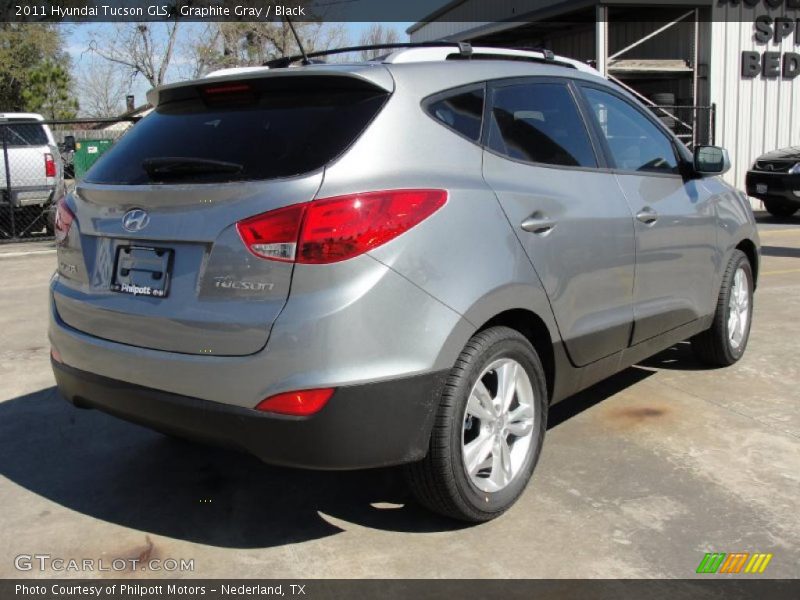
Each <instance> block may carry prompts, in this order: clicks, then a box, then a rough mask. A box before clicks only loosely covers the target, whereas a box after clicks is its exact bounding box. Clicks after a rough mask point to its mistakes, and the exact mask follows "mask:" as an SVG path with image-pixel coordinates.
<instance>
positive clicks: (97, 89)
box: [78, 60, 131, 118]
mask: <svg viewBox="0 0 800 600" xmlns="http://www.w3.org/2000/svg"><path fill="white" fill-rule="evenodd" d="M130 83H131V82H130V79H129V78H128V77H126V76H125V74H124V73H121V72H120V69H119V67H118V66H117V65H115V64H114V63H111V62H108V61H103V60H100V61H92V62H91V64H90V65H88V68H85V69H83V71H82V73H81V75H80V76H79V77H78V84H79V86H80V91H81V112H82V113H83V114H85V115H86V116H87V117H97V118H104V117H115V116H117V115H119V114H121V113H122V112H124V110H125V102H124V100H125V96H126V95H128V93H130V91H131V85H130Z"/></svg>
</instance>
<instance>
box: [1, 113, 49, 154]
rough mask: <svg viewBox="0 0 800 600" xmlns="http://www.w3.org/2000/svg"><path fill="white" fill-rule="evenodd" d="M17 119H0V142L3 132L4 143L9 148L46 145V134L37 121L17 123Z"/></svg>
mask: <svg viewBox="0 0 800 600" xmlns="http://www.w3.org/2000/svg"><path fill="white" fill-rule="evenodd" d="M18 121H19V120H18V119H11V120H9V121H0V142H2V136H3V135H4V134H5V136H6V144H7V145H8V146H9V147H10V148H19V147H24V146H46V145H47V134H46V133H45V131H44V127H42V126H41V125H39V124H37V123H19V122H18Z"/></svg>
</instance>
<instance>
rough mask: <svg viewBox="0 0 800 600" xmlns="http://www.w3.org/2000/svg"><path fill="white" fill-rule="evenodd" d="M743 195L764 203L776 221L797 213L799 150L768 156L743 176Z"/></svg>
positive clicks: (760, 159)
mask: <svg viewBox="0 0 800 600" xmlns="http://www.w3.org/2000/svg"><path fill="white" fill-rule="evenodd" d="M747 195H748V196H752V197H753V198H758V199H759V200H761V201H763V202H764V207H765V208H766V209H767V212H769V213H770V214H771V215H774V216H776V217H790V216H792V215H793V214H794V213H795V212H797V210H798V209H800V146H795V147H793V148H784V149H783V150H775V151H774V152H769V153H767V154H765V155H764V156H761V157H759V159H758V160H756V164H754V165H753V168H752V169H750V171H748V172H747Z"/></svg>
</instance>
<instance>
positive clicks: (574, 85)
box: [50, 45, 759, 521]
mask: <svg viewBox="0 0 800 600" xmlns="http://www.w3.org/2000/svg"><path fill="white" fill-rule="evenodd" d="M511 59H515V60H511ZM149 99H150V101H151V103H152V104H153V105H154V107H155V110H154V111H153V113H152V114H151V115H149V116H148V117H146V118H145V119H144V120H142V121H141V122H140V123H138V124H137V125H136V126H134V127H133V129H132V130H131V131H130V132H129V133H128V134H127V135H126V136H125V137H124V138H122V139H121V140H120V141H119V142H118V143H117V144H116V146H115V147H114V148H113V149H112V150H111V151H109V152H108V153H107V154H106V155H105V156H104V157H103V158H102V159H101V160H100V161H99V162H98V163H97V164H96V165H95V166H94V167H93V168H92V170H91V171H90V172H89V174H88V175H87V176H86V178H85V179H84V180H83V181H82V182H80V183H79V184H78V186H77V188H76V189H75V191H74V192H72V193H71V194H70V195H68V196H67V197H66V198H65V199H63V200H62V201H61V202H60V203H59V206H58V214H57V223H56V229H57V232H56V233H57V236H58V272H57V273H56V275H55V276H54V277H53V280H52V285H51V296H52V303H51V323H50V340H51V342H52V363H53V368H54V370H55V376H56V379H57V382H58V388H59V390H60V391H61V393H62V394H63V395H64V396H65V397H66V398H67V399H68V400H70V401H71V402H72V403H74V404H75V405H76V406H79V407H92V408H98V409H100V410H103V411H107V412H109V413H111V414H114V415H117V416H119V417H122V418H124V419H128V420H131V421H134V422H138V423H142V424H145V425H148V426H150V427H152V428H155V429H158V430H161V431H164V432H168V433H171V434H175V435H179V436H186V437H190V438H195V439H200V440H206V441H210V442H215V443H221V444H227V445H230V446H234V447H237V448H240V449H243V450H246V451H248V452H250V453H253V454H255V455H256V456H258V457H260V458H261V459H263V460H264V461H267V462H269V463H273V464H280V465H289V466H297V467H308V468H319V469H357V468H367V467H379V466H387V465H400V464H404V465H407V466H406V467H405V471H406V473H407V476H408V481H409V482H410V485H411V488H412V490H413V492H414V494H415V495H416V497H417V498H418V499H419V501H420V502H422V503H423V504H424V505H426V506H428V507H430V508H432V509H433V510H436V511H438V512H440V513H443V514H445V515H450V516H452V517H456V518H459V519H464V520H468V521H485V520H488V519H491V518H493V517H496V516H497V515H499V514H501V513H502V512H503V511H505V510H506V509H507V508H509V507H510V506H511V505H512V504H513V503H514V502H515V501H516V499H517V498H518V497H519V495H520V494H521V493H522V491H523V489H524V488H525V486H526V484H527V482H528V480H529V478H530V476H531V473H532V472H533V469H534V466H535V464H536V461H537V459H538V457H539V454H540V451H541V448H542V441H543V438H544V434H545V428H546V423H547V412H548V406H550V405H551V404H553V403H554V402H558V401H560V400H562V399H564V398H566V397H568V396H570V395H572V394H574V393H575V392H577V391H579V390H581V389H583V388H586V387H588V386H590V385H591V384H593V383H595V382H597V381H599V380H601V379H603V378H605V377H608V376H609V375H611V374H613V373H615V372H617V371H619V370H621V369H623V368H625V367H627V366H628V365H631V364H634V363H636V362H638V361H640V360H642V359H644V358H646V357H648V356H650V355H652V354H654V353H656V352H659V351H661V350H663V349H665V348H667V347H669V346H671V345H673V344H675V343H677V342H679V341H681V340H685V339H689V338H691V340H692V346H693V347H694V349H695V350H696V353H697V355H698V356H699V357H700V358H701V359H702V360H704V361H705V362H707V363H709V364H713V365H730V364H733V363H734V362H736V361H737V360H739V358H740V357H741V356H742V354H743V353H744V351H745V348H746V346H747V340H748V335H749V331H750V323H751V317H752V297H753V290H754V287H755V283H756V276H757V273H758V264H759V250H758V247H759V245H758V244H759V243H758V237H757V231H756V226H755V223H754V219H753V215H752V211H751V209H750V206H749V204H748V202H747V200H746V198H745V197H744V195H743V194H742V193H740V192H738V191H736V190H735V189H734V188H732V187H731V186H730V185H728V184H727V183H725V182H723V181H722V180H721V179H720V178H718V177H716V175H718V174H720V173H722V172H724V171H725V170H726V169H727V168H728V167H729V161H728V159H727V155H726V153H725V152H724V151H723V150H721V149H719V148H714V147H700V148H697V150H696V151H695V154H694V156H693V155H692V154H690V153H689V152H688V151H687V150H686V148H685V147H684V146H683V145H682V144H680V143H679V142H678V141H677V140H676V139H675V138H674V137H673V136H672V134H671V133H670V132H669V131H668V130H666V129H665V128H664V127H663V126H662V125H661V124H660V123H659V121H658V119H656V118H655V117H654V116H653V115H652V113H651V112H650V111H648V110H647V109H646V108H644V107H643V106H642V105H640V104H639V103H638V102H637V101H636V100H635V99H634V98H633V97H632V96H630V95H629V94H628V93H626V92H625V91H623V90H622V89H621V88H619V87H617V86H615V85H613V84H611V83H609V82H608V81H607V80H605V79H603V78H602V77H600V76H598V75H597V74H596V72H593V71H592V70H591V69H590V68H588V67H586V66H583V65H580V64H579V63H575V62H572V61H568V60H566V59H557V58H555V59H554V58H553V57H552V56H549V55H547V54H543V53H536V52H514V51H504V50H496V49H479V48H473V49H471V54H470V49H469V48H468V47H466V46H464V45H462V46H460V47H456V46H450V45H442V46H441V47H437V48H430V47H428V48H411V49H403V50H398V51H395V52H391V53H390V54H388V55H387V56H385V57H383V58H380V59H378V60H376V61H373V62H369V63H362V64H353V65H307V66H301V67H297V68H277V69H262V70H252V69H250V70H246V71H242V72H239V71H236V72H233V73H227V74H226V73H222V74H219V75H216V76H214V77H210V78H206V79H203V80H197V81H190V82H185V83H179V84H174V85H167V86H164V87H161V88H159V89H156V90H153V91H152V92H151V93H150V95H149Z"/></svg>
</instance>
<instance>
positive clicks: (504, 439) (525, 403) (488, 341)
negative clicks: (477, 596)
mask: <svg viewBox="0 0 800 600" xmlns="http://www.w3.org/2000/svg"><path fill="white" fill-rule="evenodd" d="M504 392H506V393H504ZM547 405H548V396H547V385H546V380H545V375H544V369H543V368H542V364H541V361H540V360H539V357H538V355H537V354H536V351H535V350H534V348H533V346H532V345H531V343H530V342H529V341H528V340H527V339H526V338H525V337H524V336H523V335H522V334H520V333H519V332H518V331H515V330H513V329H510V328H508V327H492V328H491V329H487V330H485V331H481V332H479V333H477V334H475V336H473V337H472V339H470V341H469V342H468V343H467V345H466V346H465V348H464V350H463V351H462V352H461V355H460V356H459V358H458V360H457V361H456V364H455V366H454V367H453V369H452V370H451V371H450V375H449V377H448V380H447V383H446V384H445V388H444V391H443V392H442V397H441V401H440V404H439V408H438V411H437V414H436V421H435V423H434V427H433V432H432V433H431V440H430V446H429V450H428V455H427V456H426V457H425V459H423V460H422V461H421V462H418V463H415V464H411V465H407V466H406V468H405V474H406V480H407V482H408V484H409V487H410V488H411V491H412V493H413V495H414V497H415V498H416V499H417V501H419V503H420V504H422V505H423V506H425V507H427V508H429V509H430V510H432V511H434V512H437V513H439V514H441V515H444V516H447V517H451V518H453V519H458V520H462V521H468V522H472V523H481V522H485V521H489V520H491V519H494V518H496V517H498V516H500V515H501V514H503V513H504V512H505V511H506V510H508V509H509V508H510V507H511V506H512V505H513V504H514V503H515V502H516V501H517V499H518V498H519V497H520V495H521V494H522V492H523V491H524V490H525V487H526V485H527V484H528V481H529V480H530V477H531V474H532V473H533V469H534V467H535V466H536V462H537V461H538V459H539V454H540V453H541V448H542V442H543V440H544V434H545V430H546V426H547ZM468 463H469V464H470V467H468V466H467V464H468Z"/></svg>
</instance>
